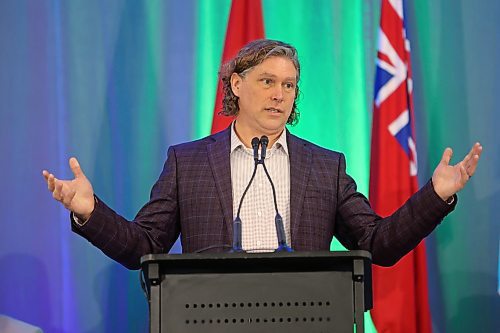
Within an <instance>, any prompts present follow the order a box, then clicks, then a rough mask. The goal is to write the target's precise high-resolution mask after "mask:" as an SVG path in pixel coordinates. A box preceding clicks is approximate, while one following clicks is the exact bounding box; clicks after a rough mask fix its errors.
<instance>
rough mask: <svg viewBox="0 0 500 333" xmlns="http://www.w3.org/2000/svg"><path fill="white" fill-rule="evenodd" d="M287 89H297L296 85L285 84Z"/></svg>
mask: <svg viewBox="0 0 500 333" xmlns="http://www.w3.org/2000/svg"><path fill="white" fill-rule="evenodd" d="M285 88H286V89H293V88H295V84H293V83H291V82H288V83H285Z"/></svg>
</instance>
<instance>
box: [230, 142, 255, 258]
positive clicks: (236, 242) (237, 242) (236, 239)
mask: <svg viewBox="0 0 500 333" xmlns="http://www.w3.org/2000/svg"><path fill="white" fill-rule="evenodd" d="M259 144H260V140H259V138H257V137H255V138H253V139H252V149H253V160H254V167H253V173H252V177H251V178H250V181H249V182H248V185H247V187H246V188H245V191H244V192H243V194H242V195H241V199H240V203H239V205H238V212H237V213H236V218H235V219H234V221H233V248H232V250H231V252H245V250H243V247H242V244H241V218H240V211H241V206H242V204H243V199H244V198H245V195H246V194H247V192H248V189H249V188H250V185H252V182H253V179H254V178H255V173H256V172H257V166H258V165H259Z"/></svg>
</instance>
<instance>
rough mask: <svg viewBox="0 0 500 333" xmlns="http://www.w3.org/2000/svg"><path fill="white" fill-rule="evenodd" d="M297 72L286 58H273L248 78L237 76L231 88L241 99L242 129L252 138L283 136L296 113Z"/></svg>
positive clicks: (249, 72) (239, 101)
mask: <svg viewBox="0 0 500 333" xmlns="http://www.w3.org/2000/svg"><path fill="white" fill-rule="evenodd" d="M296 85H297V70H296V69H295V66H294V64H293V62H292V61H291V60H290V59H288V58H285V57H270V58H267V59H266V60H264V61H263V62H262V63H260V64H259V65H257V66H255V67H253V68H251V69H250V70H249V71H248V72H247V73H246V74H245V75H244V77H241V76H239V75H238V74H236V73H233V75H232V76H231V88H232V90H233V93H234V94H235V95H236V96H238V97H239V100H238V103H239V108H240V110H239V112H238V115H237V117H236V124H237V127H238V128H241V127H245V130H246V132H251V133H252V135H261V134H266V135H273V134H279V133H280V132H281V131H282V130H283V129H284V127H285V124H286V122H287V120H288V117H289V116H290V113H291V112H292V107H293V102H294V101H295V87H296Z"/></svg>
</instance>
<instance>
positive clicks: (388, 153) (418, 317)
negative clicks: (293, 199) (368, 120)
mask: <svg viewBox="0 0 500 333" xmlns="http://www.w3.org/2000/svg"><path fill="white" fill-rule="evenodd" d="M376 70H377V71H376V76H375V100H374V111H373V125H372V143H371V161H370V202H371V204H372V206H373V208H374V210H375V211H376V212H377V213H378V214H379V215H381V216H388V215H390V214H392V213H393V212H394V211H395V210H396V209H398V208H399V207H400V206H401V205H402V204H403V203H404V202H405V201H406V200H407V199H408V198H409V197H410V196H411V195H412V194H413V193H415V192H416V191H417V190H418V180H417V151H416V140H415V118H414V115H413V84H412V72H411V63H410V41H409V40H408V36H407V34H406V28H405V18H404V8H403V0H382V11H381V19H380V29H379V41H378V55H377V66H376ZM373 293H374V308H373V310H372V312H371V314H372V318H373V322H374V324H375V327H376V329H377V331H378V332H404V333H412V332H415V333H426V332H429V333H431V332H432V329H431V317H430V311H429V300H428V287H427V264H426V253H425V242H424V241H422V242H421V243H420V244H419V245H418V246H417V247H416V248H415V250H413V251H412V252H410V253H409V254H407V255H406V256H405V257H403V258H402V259H401V260H400V261H399V262H398V263H397V264H396V265H395V266H393V267H390V268H383V267H379V266H374V267H373Z"/></svg>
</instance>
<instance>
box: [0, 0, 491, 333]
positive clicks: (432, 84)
mask: <svg viewBox="0 0 500 333" xmlns="http://www.w3.org/2000/svg"><path fill="white" fill-rule="evenodd" d="M379 5H380V4H379V1H367V0H294V1H289V0H288V1H286V0H263V12H264V21H265V22H264V23H265V31H266V36H267V37H268V38H274V39H281V40H284V41H286V42H289V43H292V44H293V45H295V46H296V47H297V49H298V51H299V56H300V59H301V64H302V76H301V82H300V88H301V91H302V93H301V95H300V103H299V108H300V111H301V119H300V122H299V124H298V125H297V126H295V127H291V128H290V129H291V131H292V132H294V133H296V134H298V135H300V136H302V137H304V138H306V139H308V140H310V141H313V142H315V143H317V144H319V145H322V146H324V147H327V148H331V149H335V150H339V151H342V152H344V153H345V154H346V157H347V163H348V172H349V173H350V174H351V175H352V176H353V177H354V178H355V179H356V181H357V182H358V188H359V190H360V191H361V192H363V193H365V194H367V192H368V175H369V169H368V168H369V156H370V151H369V150H370V127H371V125H370V123H371V105H372V99H373V76H374V61H375V55H376V53H375V52H376V38H377V34H376V32H377V27H378V20H379ZM229 9H230V0H213V1H209V0H200V1H195V0H184V1H180V0H179V1H176V0H171V1H161V0H148V1H132V0H130V1H127V0H111V1H101V0H74V1H57V0H53V1H51V0H45V1H42V0H3V1H0V153H1V156H2V160H1V163H0V172H1V173H0V174H2V175H3V179H4V182H3V185H4V186H3V191H2V194H1V200H0V211H1V212H2V217H1V219H0V221H1V223H0V227H1V231H2V233H1V235H0V267H2V268H1V269H2V271H1V272H2V274H0V295H1V297H0V314H5V315H8V316H12V317H15V318H17V319H20V320H23V321H26V322H29V323H31V324H34V325H38V326H40V327H42V328H43V329H44V330H45V331H47V332H146V331H147V303H146V300H145V298H144V296H143V294H142V291H141V290H140V287H139V280H138V272H135V271H134V272H130V271H127V270H126V269H125V268H123V267H121V266H120V265H118V264H116V263H114V262H113V261H112V260H110V259H108V258H107V257H105V256H104V255H103V254H102V253H101V252H100V251H99V250H97V249H95V248H93V247H92V246H91V245H90V244H89V243H88V242H87V241H85V240H83V239H82V238H80V237H78V236H76V235H75V234H73V233H72V232H71V231H70V225H69V217H68V213H67V211H65V210H64V208H61V207H60V206H59V205H57V203H56V202H54V201H53V200H52V198H51V197H50V195H49V193H48V192H47V190H46V185H45V184H44V182H43V179H42V177H41V170H42V169H45V168H47V169H49V170H51V171H52V172H54V173H55V174H56V175H58V176H59V177H61V178H64V177H69V176H70V171H69V168H68V165H67V159H68V158H69V157H70V156H77V157H78V158H79V160H80V163H81V164H82V167H83V169H84V171H85V172H86V174H87V176H88V177H89V179H90V180H91V181H92V184H93V186H94V190H95V191H96V193H97V194H98V195H99V197H100V198H101V199H102V200H104V201H105V202H106V203H108V204H109V205H110V206H111V207H113V208H114V209H115V210H116V211H118V212H120V213H121V214H123V215H124V216H125V217H127V218H129V219H131V218H133V216H134V214H135V212H136V211H137V210H138V209H139V208H140V207H141V206H142V205H143V204H144V203H145V202H146V201H147V198H148V196H149V191H150V189H151V186H152V184H153V183H154V181H155V180H156V179H157V177H158V175H159V174H160V171H161V169H162V166H163V162H164V160H165V157H166V151H167V148H168V146H170V145H172V144H176V143H180V142H184V141H188V140H193V139H197V138H200V137H203V136H205V135H208V134H209V132H210V127H211V117H212V113H213V105H214V99H215V90H216V84H217V71H218V67H219V62H220V58H221V55H222V49H223V43H224V37H225V36H224V34H225V28H226V24H227V19H228V14H229ZM407 12H408V15H409V29H408V30H409V34H410V39H411V41H412V60H413V70H414V91H415V115H416V118H417V119H416V122H417V123H416V127H417V148H418V157H419V178H420V183H424V182H426V181H427V180H428V179H429V178H430V177H431V175H432V171H433V169H434V167H435V165H436V164H437V163H438V161H439V159H440V156H441V153H442V151H443V150H444V148H445V147H446V146H452V147H453V148H454V150H455V156H456V159H457V160H458V159H459V158H461V156H463V155H464V154H465V153H466V152H467V150H468V149H469V148H470V147H471V145H472V144H473V142H475V141H481V142H482V143H483V145H484V149H485V153H484V155H483V157H482V161H481V163H480V167H479V170H478V173H477V174H476V175H475V176H474V178H473V179H472V181H471V183H470V184H469V186H468V188H467V189H466V190H465V191H463V192H462V193H460V195H459V204H458V206H457V209H456V211H455V212H454V213H453V214H451V215H450V216H449V217H448V218H447V219H446V220H445V221H444V222H443V223H442V224H441V226H439V228H438V229H437V231H436V232H435V233H433V235H432V236H431V237H429V238H428V241H427V244H428V262H429V283H430V297H431V309H432V316H433V325H434V331H435V332H470V331H478V332H493V331H495V330H497V329H498V327H500V322H499V321H500V319H499V318H500V316H499V315H498V314H499V313H500V307H499V300H500V297H499V295H498V293H497V289H498V269H499V258H498V251H499V234H500V232H499V231H500V228H499V226H500V222H499V221H500V213H499V212H498V210H497V207H496V206H497V205H498V204H497V203H498V202H500V168H499V165H500V150H499V146H498V144H499V142H500V134H499V132H500V131H498V130H497V128H496V127H497V126H498V125H497V124H498V123H499V122H500V121H499V120H500V115H499V112H498V107H497V102H496V97H497V96H498V82H499V79H498V78H499V77H500V69H499V68H500V67H499V60H498V59H500V37H499V34H498V31H500V20H498V17H500V3H499V2H498V1H496V0H485V1H476V2H472V1H465V0H461V1H451V0H421V1H418V2H416V1H415V2H409V3H408V11H407ZM495 110H497V111H495ZM179 250H180V249H179V247H178V246H176V247H175V248H174V251H179Z"/></svg>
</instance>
